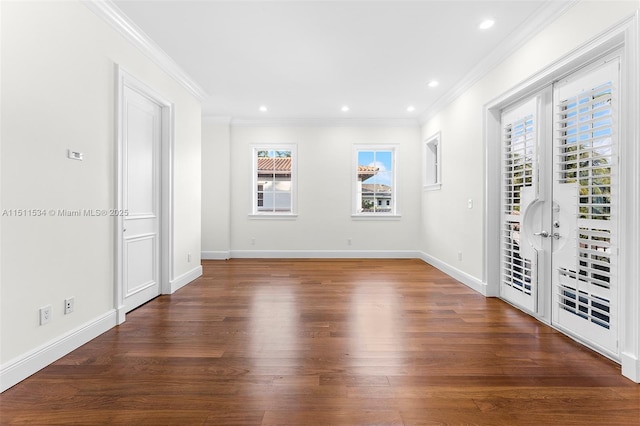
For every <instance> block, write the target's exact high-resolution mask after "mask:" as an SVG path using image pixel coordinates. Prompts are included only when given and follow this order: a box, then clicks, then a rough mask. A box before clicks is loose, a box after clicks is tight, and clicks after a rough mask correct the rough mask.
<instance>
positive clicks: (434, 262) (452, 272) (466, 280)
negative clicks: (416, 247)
mask: <svg viewBox="0 0 640 426" xmlns="http://www.w3.org/2000/svg"><path fill="white" fill-rule="evenodd" d="M419 253H420V255H419V256H418V258H419V259H422V260H423V261H425V262H426V263H428V264H429V265H431V266H433V267H434V268H437V269H439V270H441V271H442V272H444V273H445V274H447V275H449V276H450V277H451V278H454V279H456V280H458V281H460V282H461V283H462V284H464V285H466V286H467V287H469V288H471V289H473V290H475V291H477V292H478V293H480V294H482V295H483V296H488V294H487V285H486V284H485V283H483V282H482V281H481V280H479V279H477V278H476V277H474V276H472V275H469V274H467V273H466V272H464V271H461V270H459V269H457V268H454V267H453V266H451V265H449V264H448V263H445V262H443V261H441V260H440V259H437V258H435V257H433V256H431V255H429V254H427V253H424V252H419Z"/></svg>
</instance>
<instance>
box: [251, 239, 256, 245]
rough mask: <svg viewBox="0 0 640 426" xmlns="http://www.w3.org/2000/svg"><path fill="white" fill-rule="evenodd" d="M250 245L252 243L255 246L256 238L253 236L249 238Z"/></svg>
mask: <svg viewBox="0 0 640 426" xmlns="http://www.w3.org/2000/svg"><path fill="white" fill-rule="evenodd" d="M251 245H252V246H255V245H256V238H255V237H252V238H251Z"/></svg>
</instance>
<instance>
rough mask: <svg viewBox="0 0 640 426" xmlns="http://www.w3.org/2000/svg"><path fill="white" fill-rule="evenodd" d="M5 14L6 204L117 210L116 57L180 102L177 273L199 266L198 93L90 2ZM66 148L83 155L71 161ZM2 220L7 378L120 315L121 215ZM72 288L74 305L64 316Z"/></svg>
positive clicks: (10, 5) (1, 353)
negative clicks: (47, 310) (117, 246)
mask: <svg viewBox="0 0 640 426" xmlns="http://www.w3.org/2000/svg"><path fill="white" fill-rule="evenodd" d="M1 19H2V21H1V27H2V29H1V31H2V35H1V40H2V48H1V55H2V61H1V64H2V72H1V78H2V81H1V87H2V109H1V112H2V130H1V132H2V133H1V137H2V140H1V149H2V159H1V172H2V175H1V183H2V187H1V190H0V194H1V203H2V206H1V207H2V209H44V210H45V211H48V210H50V209H56V210H57V209H108V208H113V207H114V196H115V193H114V188H115V184H114V183H115V162H114V161H115V159H114V153H115V141H114V108H115V106H114V93H115V77H114V64H116V63H117V64H120V65H121V66H122V67H123V68H124V69H125V70H126V71H128V72H130V73H131V74H133V75H134V76H136V77H137V78H139V79H140V80H142V81H144V82H146V83H147V84H148V85H149V86H151V87H153V88H154V89H155V90H156V91H157V92H158V93H159V94H160V95H162V96H163V97H165V98H166V99H168V100H170V101H171V102H173V103H175V117H176V124H175V170H174V176H175V186H174V204H175V207H174V215H175V216H174V234H175V235H174V245H175V248H174V255H175V262H174V265H173V269H174V278H175V277H180V276H183V275H185V274H188V273H189V272H190V271H191V272H193V271H194V270H196V269H197V268H199V267H200V266H199V265H200V262H199V258H200V196H201V191H200V155H201V154H200V138H201V134H200V133H201V118H200V116H201V108H200V104H199V101H198V100H196V99H195V98H194V97H193V96H192V95H190V94H189V92H187V90H185V89H184V88H183V86H181V85H180V84H179V83H177V82H176V81H175V80H173V79H172V78H170V77H169V76H168V75H167V74H165V73H164V72H163V71H161V70H160V69H159V68H158V67H157V66H156V65H155V64H154V63H153V62H151V61H150V60H149V59H148V58H147V57H146V56H145V55H144V54H143V53H142V52H140V51H139V50H137V49H136V48H134V47H132V45H130V44H129V43H128V42H127V41H125V39H124V38H123V37H121V36H120V35H118V34H117V33H115V32H114V31H113V30H112V29H111V28H110V27H109V26H108V25H107V24H106V23H104V22H103V21H102V20H101V19H100V18H98V17H97V16H96V15H94V14H93V13H92V12H91V11H90V10H89V9H88V8H87V7H85V6H84V5H83V4H82V3H80V2H77V1H65V2H2V14H1ZM67 149H72V150H75V151H81V152H83V153H84V161H73V160H68V159H67V158H66V155H67ZM1 220H2V246H1V252H2V259H1V281H0V282H1V290H0V295H1V299H0V311H1V313H0V321H1V324H0V333H1V348H0V365H1V367H0V372H2V373H3V375H4V373H6V372H7V371H9V370H11V369H12V368H13V367H15V366H16V365H21V364H20V362H22V361H23V360H29V359H31V357H30V355H34V356H37V355H39V354H41V353H42V351H46V349H47V347H48V346H51V345H56V344H60V342H63V341H64V342H66V341H67V340H64V339H63V338H66V337H69V336H70V335H73V333H75V332H77V331H78V330H84V329H83V327H86V326H91V324H95V323H96V322H100V321H103V320H104V319H105V318H108V321H107V322H104V321H103V325H105V324H107V323H108V322H110V321H111V318H112V317H111V316H110V315H111V313H112V312H113V308H114V254H113V253H114V243H113V241H114V220H113V218H108V217H100V218H97V217H74V218H70V217H51V216H50V215H47V216H46V217H7V216H4V217H2V218H1ZM188 253H191V254H192V261H191V263H189V262H188V261H187V254H188ZM71 296H73V297H75V312H73V313H72V314H71V315H66V316H65V315H63V300H64V299H65V298H67V297H71ZM48 304H51V305H52V307H53V319H52V321H51V323H49V324H47V325H44V326H40V325H39V323H38V310H39V308H40V307H41V306H44V305H48ZM58 346H59V345H58ZM62 346H64V345H62ZM62 349H64V348H62ZM27 370H28V368H27ZM27 370H25V371H27ZM11 371H13V370H11ZM18 373H19V372H18ZM18 373H16V374H18ZM12 374H13V373H12ZM14 376H15V374H14V375H13V376H12V377H14ZM4 385H5V384H4V383H3V387H4Z"/></svg>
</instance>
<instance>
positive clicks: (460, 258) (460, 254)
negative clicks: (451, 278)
mask: <svg viewBox="0 0 640 426" xmlns="http://www.w3.org/2000/svg"><path fill="white" fill-rule="evenodd" d="M458 260H462V252H461V251H459V252H458Z"/></svg>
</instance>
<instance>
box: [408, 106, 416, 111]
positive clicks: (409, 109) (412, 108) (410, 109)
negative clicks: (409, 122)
mask: <svg viewBox="0 0 640 426" xmlns="http://www.w3.org/2000/svg"><path fill="white" fill-rule="evenodd" d="M415 110H416V107H414V106H413V105H409V106H408V107H407V112H413V111H415Z"/></svg>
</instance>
